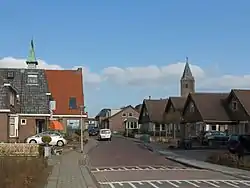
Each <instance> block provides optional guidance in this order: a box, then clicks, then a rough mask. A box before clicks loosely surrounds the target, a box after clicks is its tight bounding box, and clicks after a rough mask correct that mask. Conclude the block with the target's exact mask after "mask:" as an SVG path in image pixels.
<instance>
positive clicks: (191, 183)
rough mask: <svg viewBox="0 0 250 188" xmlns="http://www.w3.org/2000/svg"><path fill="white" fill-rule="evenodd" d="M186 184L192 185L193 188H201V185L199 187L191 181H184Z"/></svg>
mask: <svg viewBox="0 0 250 188" xmlns="http://www.w3.org/2000/svg"><path fill="white" fill-rule="evenodd" d="M184 182H186V183H188V184H190V185H192V186H194V187H200V186H199V185H197V184H195V183H193V182H191V181H188V180H187V181H184Z"/></svg>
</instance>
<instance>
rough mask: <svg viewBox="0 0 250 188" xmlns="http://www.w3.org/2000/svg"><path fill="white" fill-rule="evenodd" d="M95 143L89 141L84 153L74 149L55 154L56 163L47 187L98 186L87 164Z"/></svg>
mask: <svg viewBox="0 0 250 188" xmlns="http://www.w3.org/2000/svg"><path fill="white" fill-rule="evenodd" d="M94 145H95V144H94V143H93V142H92V141H89V142H88V143H87V144H86V145H85V148H84V153H80V152H79V151H76V150H72V151H69V152H67V153H65V154H62V155H61V156H53V158H52V159H50V164H52V165H54V166H53V170H52V173H51V174H50V176H49V178H48V184H47V185H46V186H45V188H87V187H88V188H89V187H91V188H96V187H97V185H96V182H95V180H94V179H93V177H92V176H91V174H90V172H89V169H88V167H87V166H86V165H85V162H86V154H87V152H89V150H90V149H91V148H92V147H93V146H94Z"/></svg>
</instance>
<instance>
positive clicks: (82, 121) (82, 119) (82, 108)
mask: <svg viewBox="0 0 250 188" xmlns="http://www.w3.org/2000/svg"><path fill="white" fill-rule="evenodd" d="M84 109H85V106H83V105H81V106H80V111H81V153H83V125H84V118H83V117H82V116H83V114H84Z"/></svg>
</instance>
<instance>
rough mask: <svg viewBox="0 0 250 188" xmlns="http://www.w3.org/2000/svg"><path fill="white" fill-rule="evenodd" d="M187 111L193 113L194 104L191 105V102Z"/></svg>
mask: <svg viewBox="0 0 250 188" xmlns="http://www.w3.org/2000/svg"><path fill="white" fill-rule="evenodd" d="M189 111H190V112H194V103H192V102H191V103H190V106H189Z"/></svg>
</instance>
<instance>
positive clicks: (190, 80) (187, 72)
mask: <svg viewBox="0 0 250 188" xmlns="http://www.w3.org/2000/svg"><path fill="white" fill-rule="evenodd" d="M180 86H181V96H182V97H187V96H188V94H189V93H194V92H195V79H194V77H193V75H192V72H191V69H190V67H189V63H188V57H186V64H185V68H184V71H183V74H182V77H181V80H180Z"/></svg>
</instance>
